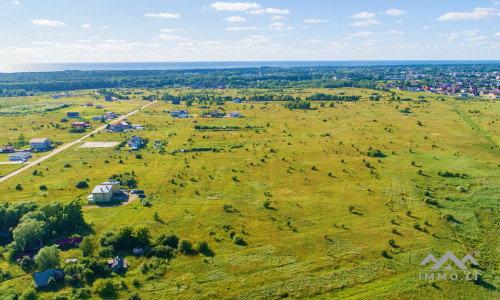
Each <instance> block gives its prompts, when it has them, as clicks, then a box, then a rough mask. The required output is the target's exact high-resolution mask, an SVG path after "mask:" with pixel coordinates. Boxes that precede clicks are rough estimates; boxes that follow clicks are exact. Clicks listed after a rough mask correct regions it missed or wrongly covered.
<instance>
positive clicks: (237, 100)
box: [233, 98, 241, 103]
mask: <svg viewBox="0 0 500 300" xmlns="http://www.w3.org/2000/svg"><path fill="white" fill-rule="evenodd" d="M233 102H234V103H241V99H240V98H234V99H233Z"/></svg>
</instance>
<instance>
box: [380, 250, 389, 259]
mask: <svg viewBox="0 0 500 300" xmlns="http://www.w3.org/2000/svg"><path fill="white" fill-rule="evenodd" d="M380 254H382V256H383V257H385V258H390V256H389V253H387V251H386V250H382V251H380Z"/></svg>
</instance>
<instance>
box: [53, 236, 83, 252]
mask: <svg viewBox="0 0 500 300" xmlns="http://www.w3.org/2000/svg"><path fill="white" fill-rule="evenodd" d="M82 241H83V237H74V238H67V239H57V240H56V245H57V246H59V248H63V249H67V248H72V247H78V246H80V244H81V243H82Z"/></svg>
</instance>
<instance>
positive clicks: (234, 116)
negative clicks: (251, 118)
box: [227, 111, 243, 118]
mask: <svg viewBox="0 0 500 300" xmlns="http://www.w3.org/2000/svg"><path fill="white" fill-rule="evenodd" d="M227 117H228V118H241V117H243V116H242V115H241V114H239V113H238V112H237V111H232V112H230V113H228V114H227Z"/></svg>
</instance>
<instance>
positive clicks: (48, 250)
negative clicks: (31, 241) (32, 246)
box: [35, 245, 59, 270]
mask: <svg viewBox="0 0 500 300" xmlns="http://www.w3.org/2000/svg"><path fill="white" fill-rule="evenodd" d="M35 263H36V264H37V266H38V268H39V269H40V270H47V269H52V268H55V267H57V266H58V265H59V248H57V245H53V246H50V247H43V248H42V249H40V251H39V252H38V254H37V255H35Z"/></svg>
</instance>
